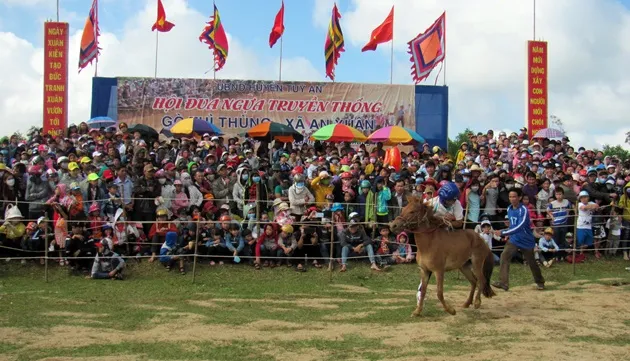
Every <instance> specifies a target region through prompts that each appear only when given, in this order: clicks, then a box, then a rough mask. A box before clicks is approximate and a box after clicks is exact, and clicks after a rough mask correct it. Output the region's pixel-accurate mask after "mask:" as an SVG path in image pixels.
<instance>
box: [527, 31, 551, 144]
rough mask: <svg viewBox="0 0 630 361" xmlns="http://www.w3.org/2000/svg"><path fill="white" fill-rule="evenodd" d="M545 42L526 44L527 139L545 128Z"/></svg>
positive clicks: (546, 96) (546, 99) (547, 114)
mask: <svg viewBox="0 0 630 361" xmlns="http://www.w3.org/2000/svg"><path fill="white" fill-rule="evenodd" d="M547 70H548V67H547V42H546V41H528V42H527V98H526V99H527V106H526V109H527V132H528V133H529V138H530V139H531V137H532V136H533V135H534V134H536V132H537V131H539V130H541V129H544V128H547V124H548V122H547V120H548V116H549V113H548V112H547V103H548V100H549V97H548V95H547V94H548V93H547Z"/></svg>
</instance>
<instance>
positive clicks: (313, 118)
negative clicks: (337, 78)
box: [117, 78, 416, 137]
mask: <svg viewBox="0 0 630 361" xmlns="http://www.w3.org/2000/svg"><path fill="white" fill-rule="evenodd" d="M117 92H118V94H117V104H118V107H117V108H118V109H117V111H118V114H117V116H118V121H119V122H126V123H128V124H130V123H141V124H147V125H149V126H152V127H153V128H155V129H156V130H158V131H161V130H162V129H164V128H166V129H168V128H170V127H172V126H173V125H174V124H175V123H177V122H178V121H180V120H182V119H185V118H189V117H198V118H202V119H205V120H207V121H209V122H211V123H213V124H214V125H216V126H218V127H219V128H220V129H221V130H222V131H223V132H224V133H226V134H227V135H236V134H239V133H242V132H244V131H246V130H247V129H249V128H252V127H253V126H255V125H257V124H260V123H262V122H269V121H273V122H279V123H282V124H286V125H289V126H291V127H293V128H294V129H296V130H297V131H298V132H300V133H302V134H303V135H304V136H306V137H308V136H309V135H311V134H312V133H314V132H316V131H317V130H318V129H320V128H321V127H323V126H325V125H328V124H332V123H344V124H347V125H350V126H353V127H355V128H357V129H358V130H360V131H361V132H364V133H365V134H369V133H371V132H372V131H373V130H375V129H376V128H377V127H383V126H388V125H401V126H405V127H408V128H411V129H415V125H416V121H415V90H414V87H413V86H412V85H381V84H355V83H310V82H281V83H280V82H275V81H256V80H212V79H159V78H158V79H155V78H118V84H117Z"/></svg>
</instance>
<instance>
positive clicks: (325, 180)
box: [322, 179, 330, 186]
mask: <svg viewBox="0 0 630 361" xmlns="http://www.w3.org/2000/svg"><path fill="white" fill-rule="evenodd" d="M322 184H323V185H325V186H327V185H328V184H330V180H329V179H323V180H322Z"/></svg>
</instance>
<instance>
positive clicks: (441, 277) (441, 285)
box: [435, 271, 456, 315]
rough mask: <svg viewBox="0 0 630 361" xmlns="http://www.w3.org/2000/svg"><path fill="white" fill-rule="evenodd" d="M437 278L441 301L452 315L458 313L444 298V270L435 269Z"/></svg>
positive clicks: (438, 294)
mask: <svg viewBox="0 0 630 361" xmlns="http://www.w3.org/2000/svg"><path fill="white" fill-rule="evenodd" d="M435 278H436V280H437V296H438V299H439V300H440V302H442V306H443V307H444V310H445V311H446V312H448V313H450V314H451V315H454V314H455V313H456V312H455V309H454V308H453V306H451V305H449V304H448V302H446V301H445V300H444V271H435Z"/></svg>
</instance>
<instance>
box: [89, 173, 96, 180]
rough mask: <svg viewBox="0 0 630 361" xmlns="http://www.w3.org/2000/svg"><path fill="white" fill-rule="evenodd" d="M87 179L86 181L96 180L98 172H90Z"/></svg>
mask: <svg viewBox="0 0 630 361" xmlns="http://www.w3.org/2000/svg"><path fill="white" fill-rule="evenodd" d="M87 180H88V181H96V180H98V174H96V173H90V174H88V176H87Z"/></svg>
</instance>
